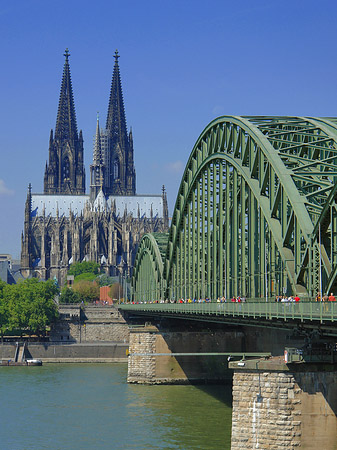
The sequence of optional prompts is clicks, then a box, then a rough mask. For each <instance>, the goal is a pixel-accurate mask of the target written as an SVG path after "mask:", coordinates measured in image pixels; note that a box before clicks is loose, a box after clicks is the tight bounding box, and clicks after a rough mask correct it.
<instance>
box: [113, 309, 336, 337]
mask: <svg viewBox="0 0 337 450" xmlns="http://www.w3.org/2000/svg"><path fill="white" fill-rule="evenodd" d="M118 307H119V309H121V310H125V311H129V312H134V313H136V314H142V315H144V314H148V315H156V316H170V317H177V318H186V319H193V318H194V319H199V320H200V319H202V320H206V321H207V320H209V321H215V320H216V321H226V322H232V323H236V324H238V323H242V324H244V323H246V324H247V323H248V324H249V321H251V325H253V324H256V323H258V322H263V325H264V326H277V325H281V326H282V327H284V326H286V325H292V327H293V326H294V323H296V324H301V323H303V324H308V323H309V324H310V325H311V326H314V327H315V328H323V327H324V326H325V325H328V326H329V329H330V333H331V331H332V334H334V335H335V334H336V335H337V302H327V303H316V302H302V303H300V302H299V303H276V302H264V303H263V302H250V301H247V302H245V303H216V302H211V303H139V304H131V303H125V304H121V305H119V306H118ZM268 322H269V324H268Z"/></svg>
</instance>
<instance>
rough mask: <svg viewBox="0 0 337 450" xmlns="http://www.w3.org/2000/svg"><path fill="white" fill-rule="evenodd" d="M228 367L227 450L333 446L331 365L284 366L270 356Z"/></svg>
mask: <svg viewBox="0 0 337 450" xmlns="http://www.w3.org/2000/svg"><path fill="white" fill-rule="evenodd" d="M230 367H231V368H232V369H234V377H233V416H232V444H231V450H243V449H283V448H284V449H292V448H297V447H298V448H301V449H306V450H317V449H321V450H323V449H324V450H336V448H337V417H336V413H337V367H336V365H333V364H331V365H329V364H308V363H298V364H289V365H286V364H285V363H284V362H283V360H282V359H281V358H272V359H271V360H269V361H264V360H250V361H245V362H241V363H238V362H232V363H230Z"/></svg>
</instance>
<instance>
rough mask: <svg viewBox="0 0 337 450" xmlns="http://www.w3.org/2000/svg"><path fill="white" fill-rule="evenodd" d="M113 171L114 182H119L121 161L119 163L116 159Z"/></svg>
mask: <svg viewBox="0 0 337 450" xmlns="http://www.w3.org/2000/svg"><path fill="white" fill-rule="evenodd" d="M113 169H114V180H117V179H118V178H119V161H118V159H115V161H114V166H113Z"/></svg>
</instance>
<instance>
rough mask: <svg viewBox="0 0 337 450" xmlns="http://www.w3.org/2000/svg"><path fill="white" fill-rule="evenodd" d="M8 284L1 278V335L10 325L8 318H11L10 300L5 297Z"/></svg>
mask: <svg viewBox="0 0 337 450" xmlns="http://www.w3.org/2000/svg"><path fill="white" fill-rule="evenodd" d="M5 286H7V284H6V283H5V282H4V281H2V280H0V333H1V337H2V336H3V334H4V332H5V331H6V330H7V327H8V318H9V310H8V302H7V300H6V298H5V297H4V293H3V291H4V289H5Z"/></svg>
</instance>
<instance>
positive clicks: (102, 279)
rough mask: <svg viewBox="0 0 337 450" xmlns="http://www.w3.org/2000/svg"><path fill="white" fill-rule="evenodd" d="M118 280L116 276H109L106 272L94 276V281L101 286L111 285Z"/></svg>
mask: <svg viewBox="0 0 337 450" xmlns="http://www.w3.org/2000/svg"><path fill="white" fill-rule="evenodd" d="M116 280H118V277H109V276H108V275H107V274H105V273H102V274H101V275H98V277H97V278H96V282H97V283H98V284H99V285H100V286H101V287H102V286H111V285H112V284H113V283H115V282H116Z"/></svg>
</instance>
